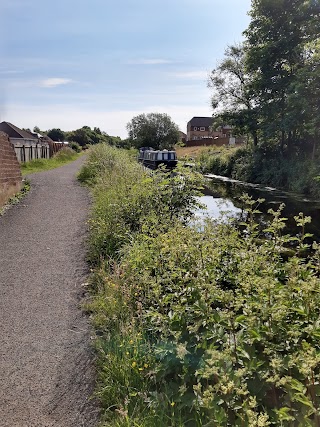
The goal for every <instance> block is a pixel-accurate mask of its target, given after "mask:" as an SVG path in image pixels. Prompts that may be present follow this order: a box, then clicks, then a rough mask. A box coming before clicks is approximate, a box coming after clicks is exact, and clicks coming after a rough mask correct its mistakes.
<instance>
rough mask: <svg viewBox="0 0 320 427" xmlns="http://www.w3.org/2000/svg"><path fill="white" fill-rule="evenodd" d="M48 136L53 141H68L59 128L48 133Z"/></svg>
mask: <svg viewBox="0 0 320 427" xmlns="http://www.w3.org/2000/svg"><path fill="white" fill-rule="evenodd" d="M47 135H48V137H49V138H51V139H52V140H53V141H64V140H65V139H66V138H65V134H64V132H63V131H62V130H61V129H59V128H53V129H50V130H49V131H47Z"/></svg>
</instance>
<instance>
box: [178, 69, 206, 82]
mask: <svg viewBox="0 0 320 427" xmlns="http://www.w3.org/2000/svg"><path fill="white" fill-rule="evenodd" d="M170 75H171V76H173V77H177V78H178V79H192V80H204V79H207V78H208V76H209V72H208V71H203V70H198V71H182V72H176V73H171V74H170Z"/></svg>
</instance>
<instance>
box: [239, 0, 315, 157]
mask: <svg viewBox="0 0 320 427" xmlns="http://www.w3.org/2000/svg"><path fill="white" fill-rule="evenodd" d="M250 16H251V22H250V24H249V27H248V29H247V30H246V31H245V32H244V34H245V36H246V42H245V44H246V60H247V63H246V66H247V70H248V72H249V73H250V74H251V75H252V81H251V90H252V92H253V93H255V94H256V97H257V99H258V102H257V105H258V107H259V110H260V129H261V131H262V134H263V136H264V139H266V140H268V139H272V138H276V139H277V140H278V141H279V142H280V147H281V149H283V147H284V144H285V143H287V144H290V143H291V142H292V140H293V139H294V136H295V137H297V135H298V134H299V126H300V124H299V122H297V117H296V114H295V112H296V109H295V108H292V107H293V106H292V105H290V101H291V102H293V100H294V99H295V98H294V97H292V96H291V95H292V93H293V91H294V90H296V89H297V86H296V84H295V82H296V78H297V73H298V72H299V70H300V69H301V68H303V66H304V52H305V43H306V42H307V41H310V39H312V38H314V36H315V34H316V31H315V28H316V27H317V24H316V21H317V19H318V20H319V0H252V8H251V12H250ZM318 22H319V21H318Z"/></svg>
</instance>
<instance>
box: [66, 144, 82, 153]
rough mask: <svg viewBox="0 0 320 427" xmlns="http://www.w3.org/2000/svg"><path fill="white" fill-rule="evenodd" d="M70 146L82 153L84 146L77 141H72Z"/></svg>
mask: <svg viewBox="0 0 320 427" xmlns="http://www.w3.org/2000/svg"><path fill="white" fill-rule="evenodd" d="M68 145H69V147H70V148H71V149H72V150H73V151H75V152H76V153H80V152H81V151H82V147H81V145H79V144H78V143H77V142H75V141H70V142H69V144H68Z"/></svg>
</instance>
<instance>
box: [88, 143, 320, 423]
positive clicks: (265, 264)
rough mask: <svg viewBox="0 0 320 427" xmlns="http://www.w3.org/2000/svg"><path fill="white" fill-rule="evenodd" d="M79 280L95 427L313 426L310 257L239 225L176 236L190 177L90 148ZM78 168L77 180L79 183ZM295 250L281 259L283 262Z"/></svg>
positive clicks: (275, 224)
mask: <svg viewBox="0 0 320 427" xmlns="http://www.w3.org/2000/svg"><path fill="white" fill-rule="evenodd" d="M86 168H87V172H85V173H84V176H85V177H87V178H86V179H88V182H91V183H92V182H94V186H93V194H94V207H93V212H92V217H91V257H92V258H91V259H92V261H93V262H94V263H95V264H96V265H97V266H96V268H95V271H94V275H93V278H92V298H91V301H90V303H89V304H88V310H89V311H90V312H91V313H92V316H93V322H94V324H95V326H96V328H97V331H98V333H97V335H98V337H99V338H98V339H97V351H98V355H99V367H100V368H99V389H98V396H99V397H100V399H101V402H102V405H103V407H104V413H103V419H104V422H105V424H104V425H106V426H143V427H147V426H148V427H149V426H150V427H151V426H152V427H153V426H252V427H253V426H268V425H274V426H284V427H285V426H288V427H289V426H312V425H320V418H319V408H320V386H319V380H320V372H319V367H320V363H319V362H320V341H319V338H320V323H319V307H320V279H319V272H320V250H319V246H317V245H314V247H313V250H312V252H311V255H310V258H309V259H307V260H306V259H303V258H302V257H301V253H302V252H303V251H305V249H306V248H307V246H306V245H305V242H304V240H305V237H306V236H305V235H304V225H305V223H307V222H308V221H310V218H304V217H303V215H302V214H301V215H299V217H297V218H296V220H297V223H298V225H299V226H300V228H301V233H300V235H299V236H298V237H294V238H292V237H289V236H286V235H284V234H283V230H284V225H285V219H284V218H282V217H281V209H280V210H279V211H278V212H273V211H270V214H271V215H272V217H273V221H271V222H270V223H269V224H268V225H267V228H266V230H265V232H264V234H265V235H267V238H265V239H260V238H259V239H258V237H260V235H259V232H260V231H259V227H258V225H257V224H256V223H255V220H254V217H255V213H257V209H256V207H255V202H254V201H252V200H251V199H249V198H248V197H244V202H245V204H246V206H247V215H246V222H245V223H243V224H241V225H239V226H236V225H234V224H231V223H228V222H226V221H224V222H222V223H217V222H213V221H209V220H208V221H207V222H206V223H204V224H202V225H201V226H199V225H191V223H189V225H187V222H188V220H189V219H190V218H191V216H192V209H193V208H194V206H195V205H196V204H197V203H196V198H195V196H196V194H197V192H196V191H195V190H194V187H195V186H196V185H197V184H198V178H197V177H195V176H192V174H188V175H186V176H185V177H184V178H182V176H181V175H177V176H170V175H168V173H166V172H165V171H160V172H159V173H156V174H155V175H148V174H145V173H144V172H143V171H142V169H140V167H139V166H138V165H137V164H136V163H134V162H132V161H131V160H130V158H128V157H127V156H126V155H125V154H124V153H123V152H120V151H117V150H114V149H110V148H109V147H96V148H95V149H94V150H92V152H91V154H90V158H89V162H88V164H87V166H86ZM88 169H90V173H88ZM294 243H295V245H296V246H295V247H296V249H295V253H294V254H293V255H290V256H289V255H288V254H287V255H286V258H285V259H284V258H283V253H285V252H286V251H285V249H286V247H287V246H288V244H290V245H292V244H294Z"/></svg>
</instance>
